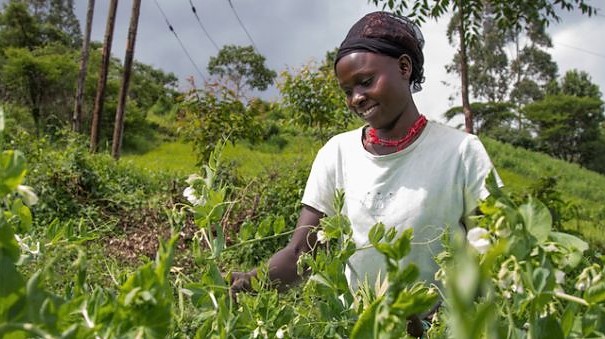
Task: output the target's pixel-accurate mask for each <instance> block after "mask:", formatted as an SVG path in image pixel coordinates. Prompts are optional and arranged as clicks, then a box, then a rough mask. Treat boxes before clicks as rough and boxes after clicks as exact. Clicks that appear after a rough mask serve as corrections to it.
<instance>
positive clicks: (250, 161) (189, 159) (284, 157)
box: [122, 136, 321, 178]
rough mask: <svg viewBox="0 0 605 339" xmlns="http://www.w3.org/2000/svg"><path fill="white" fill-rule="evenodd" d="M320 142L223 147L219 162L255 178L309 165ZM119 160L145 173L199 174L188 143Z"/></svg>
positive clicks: (301, 139) (166, 145)
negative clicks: (230, 165) (263, 174)
mask: <svg viewBox="0 0 605 339" xmlns="http://www.w3.org/2000/svg"><path fill="white" fill-rule="evenodd" d="M320 145H321V143H320V142H318V141H314V140H312V139H310V138H306V137H301V136H295V137H292V138H290V140H289V141H288V144H287V145H286V146H285V147H284V148H283V149H281V150H278V149H277V148H276V147H273V146H272V145H267V144H260V145H250V144H248V143H236V144H235V145H232V144H227V146H226V147H225V150H224V152H223V162H224V163H232V164H234V165H235V166H236V168H235V171H236V173H237V174H238V175H239V176H241V177H242V178H255V177H257V176H259V175H260V174H262V173H263V172H265V171H267V170H270V169H279V168H280V166H282V165H283V166H284V167H286V165H290V164H293V163H298V164H301V166H309V167H310V165H311V162H312V161H313V158H314V157H315V153H316V152H317V150H318V149H319V147H320ZM122 160H123V161H125V162H128V163H131V164H132V165H133V166H136V167H138V168H140V169H144V170H148V171H163V172H172V173H175V174H176V175H179V176H187V175H189V174H191V173H196V172H199V167H198V166H197V165H196V163H197V158H196V154H195V153H194V150H193V146H192V145H191V144H187V143H183V142H181V141H171V142H166V143H163V144H162V145H161V146H160V147H158V148H155V149H153V150H152V151H150V152H147V153H144V154H128V155H124V156H123V157H122Z"/></svg>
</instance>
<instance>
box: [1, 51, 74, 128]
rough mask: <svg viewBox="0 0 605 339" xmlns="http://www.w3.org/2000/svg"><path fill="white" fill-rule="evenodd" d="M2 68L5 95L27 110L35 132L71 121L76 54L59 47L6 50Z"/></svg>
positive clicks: (10, 100)
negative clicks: (69, 105)
mask: <svg viewBox="0 0 605 339" xmlns="http://www.w3.org/2000/svg"><path fill="white" fill-rule="evenodd" d="M4 55H5V58H6V59H5V62H4V63H3V65H2V66H1V68H0V79H2V83H3V85H2V89H1V90H2V92H4V93H5V95H6V97H7V99H8V101H9V102H12V103H15V104H19V105H23V106H25V107H28V108H29V110H30V113H31V116H32V118H33V120H34V123H35V126H36V130H37V131H38V132H41V131H42V130H43V128H45V129H48V128H52V127H53V126H55V127H56V126H57V125H58V126H61V123H62V122H65V121H68V116H69V109H66V106H68V98H69V97H71V93H72V92H73V90H74V83H75V76H76V63H75V54H73V53H70V52H69V51H65V50H64V49H63V48H60V47H56V48H55V47H46V48H39V49H36V50H34V51H30V50H28V49H26V48H7V49H6V50H5V51H4Z"/></svg>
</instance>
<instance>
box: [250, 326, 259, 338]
mask: <svg viewBox="0 0 605 339" xmlns="http://www.w3.org/2000/svg"><path fill="white" fill-rule="evenodd" d="M259 334H260V327H257V328H255V329H254V332H252V338H258V335H259Z"/></svg>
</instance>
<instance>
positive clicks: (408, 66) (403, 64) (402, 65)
mask: <svg viewBox="0 0 605 339" xmlns="http://www.w3.org/2000/svg"><path fill="white" fill-rule="evenodd" d="M397 63H398V64H399V70H400V71H401V75H403V76H404V77H405V78H406V79H410V77H411V76H412V59H411V58H410V56H409V55H407V54H402V55H401V56H400V57H399V59H397Z"/></svg>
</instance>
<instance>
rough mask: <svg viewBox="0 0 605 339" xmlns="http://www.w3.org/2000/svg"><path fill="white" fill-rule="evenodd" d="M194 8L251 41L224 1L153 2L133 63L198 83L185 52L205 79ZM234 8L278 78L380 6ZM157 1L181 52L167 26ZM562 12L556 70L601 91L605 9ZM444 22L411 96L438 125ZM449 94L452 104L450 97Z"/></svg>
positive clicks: (318, 1)
mask: <svg viewBox="0 0 605 339" xmlns="http://www.w3.org/2000/svg"><path fill="white" fill-rule="evenodd" d="M87 3H88V1H87V0H76V1H75V12H76V15H77V16H78V18H79V20H80V23H81V25H82V31H84V25H85V21H86V19H85V18H86V6H87ZM191 3H193V5H194V6H195V8H196V10H197V14H198V16H199V18H200V20H201V24H202V26H203V27H204V28H205V30H206V31H207V32H208V35H209V36H210V38H211V39H212V40H213V41H214V42H215V43H216V44H217V45H218V46H219V47H220V46H222V45H225V44H236V45H250V44H251V41H250V39H249V38H248V35H247V34H246V32H245V31H244V28H243V27H242V26H241V25H240V23H239V22H238V20H237V17H236V16H235V14H234V11H233V9H232V7H231V6H230V3H229V1H227V0H205V1H202V0H157V3H156V0H143V1H142V7H141V15H140V20H139V28H138V37H137V42H136V48H135V59H137V60H139V61H141V62H143V63H146V64H150V65H152V66H154V67H157V68H161V69H162V70H164V71H165V72H172V73H175V74H176V75H177V76H178V77H179V79H181V82H182V83H183V84H184V83H185V82H184V79H186V78H187V77H188V76H194V77H195V80H196V82H197V83H198V84H199V83H201V82H202V79H201V76H200V75H199V73H198V71H197V70H196V68H195V66H194V65H193V64H192V62H191V61H190V60H189V58H188V57H187V55H186V53H185V50H186V51H187V52H188V53H189V54H190V55H191V57H192V58H193V60H194V62H195V64H196V65H197V67H198V68H199V69H200V70H201V71H202V72H203V75H204V76H208V74H207V72H206V66H207V64H208V60H209V58H210V57H211V56H214V55H216V54H217V52H218V51H217V49H216V48H215V46H214V45H213V43H212V42H211V40H210V39H209V37H208V35H206V33H205V32H204V30H203V29H202V28H201V27H200V24H199V23H198V21H197V19H196V17H195V16H194V14H193V12H192V10H191ZM231 3H232V4H233V7H234V9H235V13H237V14H238V15H239V18H240V19H241V21H242V23H243V25H244V27H245V29H246V30H247V31H248V33H249V35H250V37H251V38H252V41H253V42H254V44H255V45H256V47H257V50H258V51H259V52H260V53H261V54H262V55H264V56H265V57H266V59H267V60H266V63H267V66H268V67H269V68H271V69H273V70H275V71H277V72H278V73H279V72H280V71H282V70H285V69H286V68H294V69H296V68H299V67H300V66H301V65H303V64H305V63H307V62H309V61H311V60H315V61H319V60H322V59H323V57H324V56H325V53H326V51H328V50H332V49H333V48H334V47H337V46H338V45H339V44H340V42H341V41H342V39H343V38H344V36H345V35H346V33H347V31H348V29H349V28H350V27H351V25H352V24H353V23H355V22H356V21H357V20H358V19H359V18H361V17H362V16H363V15H364V14H366V13H369V12H372V11H375V10H378V9H379V8H377V7H375V6H374V5H370V4H368V2H367V1H366V0H231ZM158 4H159V7H160V8H161V9H162V10H163V12H164V14H165V15H166V17H167V19H168V21H169V22H170V24H171V25H172V26H173V28H174V30H175V32H176V34H177V35H178V37H179V39H180V40H181V41H182V43H183V44H184V46H185V50H184V49H183V48H182V47H181V45H180V44H179V41H178V40H177V38H176V37H175V36H174V34H173V33H172V32H171V31H170V30H169V29H168V26H167V23H166V21H165V19H164V16H163V14H162V12H161V11H160V10H159V9H158ZM592 4H593V5H594V6H601V7H603V9H605V2H603V1H602V0H597V1H595V0H593V1H592ZM131 6H132V1H126V0H120V1H119V6H118V16H117V20H116V26H115V32H114V41H113V47H112V54H113V55H114V56H116V57H118V58H120V59H123V58H124V50H125V47H126V36H127V34H128V24H129V20H130V13H131ZM108 8H109V1H107V0H97V1H96V7H95V13H94V20H93V31H92V39H93V40H96V41H103V36H104V34H105V25H106V19H107V12H108ZM562 14H564V15H563V21H562V22H560V23H553V24H551V26H550V27H549V29H548V31H549V33H550V34H551V37H552V39H553V43H554V47H553V48H552V49H550V50H549V52H550V53H551V55H552V57H553V58H554V60H555V61H556V62H557V64H558V65H559V74H560V75H562V74H564V73H565V71H567V70H569V69H574V68H576V69H579V70H584V71H586V72H588V73H589V74H590V75H591V77H592V80H593V82H595V83H596V84H598V85H599V86H600V89H601V92H604V91H605V67H604V66H603V65H604V64H605V43H603V41H605V39H604V38H603V35H604V34H605V10H602V11H601V12H600V13H599V15H598V16H595V17H592V18H587V17H584V16H581V15H580V14H579V13H572V14H567V13H562ZM448 21H449V19H441V20H440V21H439V23H436V22H434V21H431V22H428V23H426V24H424V25H423V26H422V27H421V30H422V32H423V34H424V37H425V40H426V45H425V48H424V53H425V76H426V82H425V83H424V89H423V91H422V92H420V93H417V94H415V101H416V103H417V105H418V107H419V109H420V111H421V112H423V113H424V114H425V115H426V116H427V117H429V118H430V119H432V120H437V121H443V119H442V118H441V115H442V113H443V112H445V111H446V110H447V109H448V108H449V107H451V106H458V105H460V100H459V97H458V96H457V95H456V93H457V89H458V88H459V85H458V83H459V80H458V79H457V78H456V77H453V76H450V75H448V74H447V73H446V72H445V69H444V66H445V64H447V63H449V62H450V61H451V59H452V55H453V53H454V52H455V49H454V47H452V46H450V45H449V44H448V41H447V37H446V34H445V29H446V26H447V23H448ZM445 83H449V84H450V85H446V84H445ZM183 86H184V85H183ZM276 93H277V91H276V90H274V89H273V90H272V91H269V92H268V93H267V94H265V96H266V99H273V98H275V97H276ZM452 96H453V97H454V100H453V101H452V100H451V99H450V97H452Z"/></svg>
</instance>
